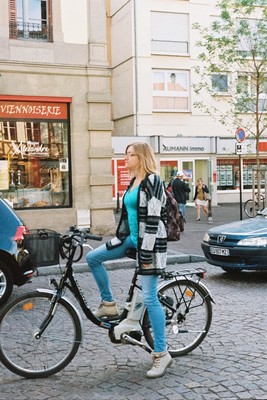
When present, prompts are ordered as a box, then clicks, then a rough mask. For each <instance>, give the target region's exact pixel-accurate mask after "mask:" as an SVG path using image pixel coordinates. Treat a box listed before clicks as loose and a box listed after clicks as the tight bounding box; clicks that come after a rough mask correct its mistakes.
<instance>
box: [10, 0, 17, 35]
mask: <svg viewBox="0 0 267 400" xmlns="http://www.w3.org/2000/svg"><path fill="white" fill-rule="evenodd" d="M9 37H10V39H16V38H17V12H16V0H9Z"/></svg>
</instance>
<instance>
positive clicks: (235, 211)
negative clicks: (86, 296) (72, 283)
mask: <svg viewBox="0 0 267 400" xmlns="http://www.w3.org/2000/svg"><path fill="white" fill-rule="evenodd" d="M201 213H202V214H201V220H200V221H195V219H196V210H195V207H191V206H187V210H186V224H185V231H184V232H182V233H181V236H180V240H179V241H177V242H168V259H167V263H168V264H175V263H178V264H181V263H189V262H199V261H203V260H204V256H203V252H202V249H201V242H202V239H203V236H204V234H205V232H206V231H207V230H208V229H210V228H212V226H218V225H222V224H226V223H228V222H232V221H239V220H240V207H239V204H222V205H219V206H215V207H213V209H212V215H213V223H212V224H208V223H207V218H206V216H204V213H203V211H202V210H201ZM115 218H116V221H118V220H119V214H116V216H115ZM245 218H247V217H246V216H244V215H243V219H245ZM110 238H111V237H110V236H105V237H103V240H102V242H93V241H92V242H91V243H90V244H91V245H92V246H95V247H97V246H99V245H100V244H102V243H105V242H106V241H108V240H109V239H110ZM85 255H86V248H85V254H84V255H83V257H82V259H81V260H80V261H79V262H78V263H76V264H75V271H76V272H84V271H88V266H87V264H86V261H85ZM62 265H64V264H62ZM105 265H106V268H107V270H110V269H112V270H114V269H120V268H134V267H135V261H134V260H130V259H128V258H124V259H121V260H117V261H112V262H107V263H106V264H105ZM59 272H60V268H59V266H58V265H55V266H48V267H40V268H38V270H37V275H38V276H41V275H49V274H56V273H59Z"/></svg>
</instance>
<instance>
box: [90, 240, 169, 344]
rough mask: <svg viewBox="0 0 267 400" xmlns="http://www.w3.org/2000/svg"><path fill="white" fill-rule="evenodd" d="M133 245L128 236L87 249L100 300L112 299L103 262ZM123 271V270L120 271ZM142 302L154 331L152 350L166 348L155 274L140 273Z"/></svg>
mask: <svg viewBox="0 0 267 400" xmlns="http://www.w3.org/2000/svg"><path fill="white" fill-rule="evenodd" d="M131 247H135V246H134V244H133V242H132V240H131V238H130V236H128V237H127V238H126V239H125V240H124V242H123V243H122V244H121V245H120V246H119V247H116V248H114V249H111V250H107V248H106V245H105V244H103V245H101V246H99V247H98V248H96V249H94V250H92V251H89V253H88V254H87V255H86V261H87V264H88V266H89V268H90V270H91V272H92V274H93V277H94V279H95V281H96V283H97V286H98V288H99V292H100V296H101V300H102V301H113V300H114V298H113V295H112V291H111V288H110V281H109V276H108V273H107V271H106V269H105V267H104V265H103V262H105V261H110V260H116V259H120V258H123V257H125V255H126V250H127V249H129V248H131ZM122 273H123V272H122ZM141 285H142V296H143V302H144V304H145V306H146V308H147V311H148V315H149V319H150V322H151V326H152V329H153V333H154V351H155V352H162V351H165V350H166V338H165V313H164V311H163V308H162V306H161V304H160V302H159V300H158V294H157V285H158V276H157V275H141Z"/></svg>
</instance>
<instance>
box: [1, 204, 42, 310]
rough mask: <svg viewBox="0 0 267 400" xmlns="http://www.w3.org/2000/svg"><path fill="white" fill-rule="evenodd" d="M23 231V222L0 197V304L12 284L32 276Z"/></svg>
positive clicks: (21, 282) (11, 287)
mask: <svg viewBox="0 0 267 400" xmlns="http://www.w3.org/2000/svg"><path fill="white" fill-rule="evenodd" d="M25 232H26V227H25V226H24V224H23V222H22V221H21V220H20V218H19V217H18V216H17V215H16V213H15V212H14V210H13V209H12V208H11V207H10V206H9V204H8V203H7V202H6V201H5V200H4V199H1V198H0V306H1V305H3V304H4V303H5V302H6V301H7V300H8V298H9V297H10V295H11V293H12V290H13V286H14V285H17V286H21V285H24V284H25V283H26V282H28V281H29V280H30V279H31V278H32V276H33V273H34V270H35V267H34V266H33V265H32V263H31V261H30V258H29V254H28V252H27V251H26V250H24V248H23V238H24V236H23V234H24V233H25Z"/></svg>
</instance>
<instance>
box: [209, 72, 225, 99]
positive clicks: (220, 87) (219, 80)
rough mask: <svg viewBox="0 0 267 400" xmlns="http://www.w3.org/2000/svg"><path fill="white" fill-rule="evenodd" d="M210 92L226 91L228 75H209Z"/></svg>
mask: <svg viewBox="0 0 267 400" xmlns="http://www.w3.org/2000/svg"><path fill="white" fill-rule="evenodd" d="M211 86H212V92H213V93H216V94H226V93H228V75H227V74H212V75H211Z"/></svg>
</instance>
